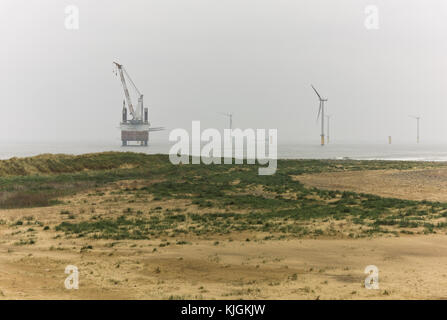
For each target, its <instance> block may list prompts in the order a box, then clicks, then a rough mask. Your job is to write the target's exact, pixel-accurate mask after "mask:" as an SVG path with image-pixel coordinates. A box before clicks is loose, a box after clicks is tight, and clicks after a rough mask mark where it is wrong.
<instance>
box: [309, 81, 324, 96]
mask: <svg viewBox="0 0 447 320" xmlns="http://www.w3.org/2000/svg"><path fill="white" fill-rule="evenodd" d="M310 86H311V87H312V89H314V91H315V93H316V94H317V96H318V99H320V100H322V99H321V96H320V94H319V93H318V91H317V89H315V87H314V86H313V85H312V84H311V85H310Z"/></svg>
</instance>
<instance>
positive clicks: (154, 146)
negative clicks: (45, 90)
mask: <svg viewBox="0 0 447 320" xmlns="http://www.w3.org/2000/svg"><path fill="white" fill-rule="evenodd" d="M171 146H172V144H169V143H164V142H151V143H150V144H149V146H148V147H139V146H129V147H121V146H120V142H119V141H116V142H115V141H112V142H76V143H74V142H65V143H62V142H47V143H44V142H40V143H36V142H33V143H26V142H17V143H1V142H0V159H9V158H12V157H28V156H34V155H38V154H43V153H53V154H58V153H62V154H74V155H77V154H84V153H93V152H103V151H121V152H126V151H131V152H142V153H147V154H157V153H161V154H168V153H169V149H170V148H171ZM278 158H279V159H345V158H349V159H358V160H372V159H376V160H416V161H447V144H446V145H427V144H419V145H416V144H412V145H410V144H407V145H404V144H392V145H388V144H335V143H334V144H329V145H326V146H324V147H321V146H319V145H311V144H279V145H278Z"/></svg>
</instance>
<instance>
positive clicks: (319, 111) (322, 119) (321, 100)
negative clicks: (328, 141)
mask: <svg viewBox="0 0 447 320" xmlns="http://www.w3.org/2000/svg"><path fill="white" fill-rule="evenodd" d="M311 87H312V89H314V91H315V93H316V94H317V96H318V99H319V100H320V107H319V108H318V116H317V121H318V119H319V118H320V114H321V145H322V146H324V103H325V102H326V101H327V99H324V98H322V97H321V96H320V94H319V93H318V91H317V89H315V87H314V86H313V85H311Z"/></svg>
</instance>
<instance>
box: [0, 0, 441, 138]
mask: <svg viewBox="0 0 447 320" xmlns="http://www.w3.org/2000/svg"><path fill="white" fill-rule="evenodd" d="M70 4H74V5H77V6H78V7H79V10H80V13H79V14H80V16H79V17H80V28H79V30H76V31H74V30H66V29H65V26H64V20H65V17H66V15H65V13H64V10H65V7H66V6H67V5H70ZM367 5H376V6H378V8H379V19H380V20H379V22H380V29H379V30H367V29H366V28H365V27H364V21H365V17H366V15H365V13H364V10H365V7H366V6H367ZM446 13H447V3H446V2H445V1H441V0H436V1H435V0H428V1H427V0H424V1H422V0H387V1H385V0H383V1H376V0H370V1H363V0H338V1H334V0H287V1H286V0H157V1H133V0H126V1H124V0H116V1H107V0H102V1H101V0H94V1H92V0H89V1H87V0H86V1H78V0H72V1H61V0H52V1H46V0H35V1H29V0H26V1H25V0H2V1H1V2H0V39H1V48H2V49H1V50H0V59H1V61H2V68H1V70H2V72H1V73H0V88H1V90H0V92H1V93H0V97H1V100H0V101H1V108H0V119H1V122H2V125H1V126H0V137H1V138H0V140H26V141H41V140H75V139H80V140H111V139H118V137H119V130H118V129H117V127H118V124H119V121H120V111H121V105H122V99H123V91H122V88H121V84H120V81H119V78H117V77H115V75H113V73H112V61H114V60H117V61H119V62H120V63H122V64H124V65H125V67H126V68H127V70H128V72H129V73H130V75H131V76H132V78H133V80H134V81H135V83H136V85H137V86H138V87H139V89H140V91H142V92H143V93H144V94H145V104H146V105H148V106H149V108H150V117H151V119H150V120H151V122H152V124H153V125H154V126H165V127H167V128H168V129H173V128H177V127H182V128H190V126H191V121H192V120H201V121H202V126H203V127H216V128H223V127H224V126H225V125H226V124H227V119H225V118H224V117H222V116H219V115H218V114H217V112H220V111H227V112H233V113H234V126H235V127H242V128H244V127H251V128H277V129H278V140H279V141H280V142H281V141H284V142H285V141H306V142H315V143H318V142H319V127H318V125H317V123H316V114H317V109H318V100H317V98H316V96H315V95H314V92H313V91H312V89H311V87H310V84H311V83H313V84H314V85H315V86H316V87H317V88H318V89H319V90H320V92H321V93H322V94H323V95H324V96H326V97H327V98H328V99H329V101H328V102H327V110H328V111H327V112H328V113H330V114H332V115H333V120H332V122H331V127H332V133H331V135H332V139H333V141H337V140H338V141H348V140H352V141H371V142H373V141H386V137H387V136H388V135H392V136H393V139H394V141H413V140H414V139H415V138H414V136H415V128H416V123H415V120H413V119H411V118H409V117H408V115H410V114H420V115H422V117H423V119H422V122H421V137H422V140H425V141H438V142H446V143H447V132H446V130H445V129H444V128H445V122H446V117H447V108H446V98H445V94H444V92H445V91H446V90H445V88H444V86H445V85H446V84H447V58H446V57H447V41H446V33H447V20H446V19H445V16H446ZM134 101H135V102H136V98H134ZM168 132H169V131H166V132H162V133H161V132H160V133H154V134H153V135H152V137H153V138H154V139H157V140H161V139H166V138H167V135H168Z"/></svg>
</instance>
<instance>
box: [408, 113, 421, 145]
mask: <svg viewBox="0 0 447 320" xmlns="http://www.w3.org/2000/svg"><path fill="white" fill-rule="evenodd" d="M410 117H411V118H413V119H416V122H417V135H416V143H419V121H420V120H421V117H420V116H410Z"/></svg>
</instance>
